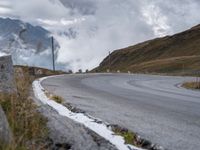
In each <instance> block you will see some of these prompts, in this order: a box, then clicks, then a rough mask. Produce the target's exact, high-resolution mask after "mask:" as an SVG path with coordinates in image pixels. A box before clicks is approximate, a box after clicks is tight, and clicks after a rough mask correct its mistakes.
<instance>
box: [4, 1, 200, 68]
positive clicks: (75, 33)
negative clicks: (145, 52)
mask: <svg viewBox="0 0 200 150" xmlns="http://www.w3.org/2000/svg"><path fill="white" fill-rule="evenodd" d="M199 14H200V1H199V0H166V1H163V0H0V17H11V18H17V19H21V20H23V21H26V22H29V23H32V24H33V25H41V26H43V27H44V28H46V29H48V30H50V31H51V32H52V33H53V34H54V36H55V37H56V39H57V40H58V41H59V43H60V45H61V48H60V50H59V53H58V58H57V62H60V63H63V64H66V66H67V67H68V68H71V69H73V70H77V69H79V68H82V69H83V70H85V69H91V68H94V67H96V66H97V65H98V64H99V63H100V62H101V61H102V59H103V58H104V57H105V56H106V55H107V54H108V52H109V51H113V50H115V49H119V48H123V47H127V46H129V45H133V44H136V43H138V42H142V41H145V40H148V39H152V38H155V37H161V36H165V35H171V34H174V33H177V32H180V31H183V30H185V29H188V28H190V27H192V26H194V25H197V24H199V23H200V15H199Z"/></svg>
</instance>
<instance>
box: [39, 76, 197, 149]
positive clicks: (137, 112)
mask: <svg viewBox="0 0 200 150" xmlns="http://www.w3.org/2000/svg"><path fill="white" fill-rule="evenodd" d="M189 80H194V79H193V78H189V77H168V76H153V75H140V74H137V75H128V74H88V75H65V76H60V77H54V78H50V79H47V80H44V81H43V83H42V85H43V86H44V87H45V88H46V89H47V90H48V91H50V92H53V93H54V94H56V95H60V96H62V97H63V98H65V100H66V101H67V102H69V103H71V104H73V105H74V106H76V107H77V108H80V109H82V110H84V111H86V112H87V113H88V114H89V115H91V116H93V117H96V118H100V119H102V120H103V121H105V122H109V123H111V124H118V125H120V126H122V127H126V128H128V129H130V130H132V131H134V132H137V133H139V134H140V135H141V136H142V137H143V138H146V139H148V140H150V141H152V142H153V143H157V144H159V145H161V146H163V147H164V148H166V149H169V150H200V92H199V91H192V90H186V89H184V88H181V87H180V83H182V82H185V81H189Z"/></svg>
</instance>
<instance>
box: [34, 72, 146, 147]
mask: <svg viewBox="0 0 200 150" xmlns="http://www.w3.org/2000/svg"><path fill="white" fill-rule="evenodd" d="M52 77H53V76H52ZM54 77H55V76H54ZM47 78H51V77H44V78H41V79H38V80H35V81H34V82H33V85H32V86H33V91H34V94H35V96H36V98H38V99H39V100H40V101H41V102H42V103H43V104H47V105H49V106H50V107H52V108H53V109H55V110H56V111H57V112H58V113H59V114H60V115H61V116H65V117H68V118H70V119H72V120H74V121H76V122H78V123H81V124H83V125H85V126H86V127H87V128H89V129H90V130H92V131H94V132H96V133H97V134H98V135H100V136H102V137H103V138H105V139H106V140H108V141H109V142H110V143H112V144H113V145H115V146H116V147H117V148H118V149H119V150H143V149H141V148H137V147H135V146H133V145H128V144H125V141H124V138H123V137H122V136H118V135H116V134H115V133H114V132H113V131H111V130H110V129H109V128H108V127H107V125H106V124H104V123H101V124H99V123H96V122H95V119H92V118H90V117H88V116H86V115H85V114H83V113H74V112H71V111H70V110H69V109H67V108H66V107H65V106H63V105H61V104H59V103H56V102H55V101H53V100H51V99H49V98H48V97H47V96H46V94H45V89H44V88H43V87H42V86H41V82H42V81H43V80H45V79H47Z"/></svg>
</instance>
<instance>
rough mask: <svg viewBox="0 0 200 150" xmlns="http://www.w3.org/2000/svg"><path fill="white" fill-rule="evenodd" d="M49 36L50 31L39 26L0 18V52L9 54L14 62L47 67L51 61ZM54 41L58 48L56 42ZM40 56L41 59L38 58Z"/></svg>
mask: <svg viewBox="0 0 200 150" xmlns="http://www.w3.org/2000/svg"><path fill="white" fill-rule="evenodd" d="M50 36H51V33H50V32H49V31H47V30H46V29H44V28H42V27H40V26H33V25H31V24H30V23H25V22H23V21H21V20H17V19H10V18H0V53H2V54H3V53H6V54H11V55H12V56H13V61H14V63H15V64H19V65H25V64H28V65H34V66H41V67H48V66H49V65H50V62H51V60H50V59H51V57H50V56H51V37H50ZM55 43H56V45H57V48H58V47H59V44H58V42H57V41H56V42H55ZM40 57H41V58H42V59H41V60H38V59H39V58H40ZM36 58H37V60H36ZM34 59H35V60H34ZM45 61H46V62H45Z"/></svg>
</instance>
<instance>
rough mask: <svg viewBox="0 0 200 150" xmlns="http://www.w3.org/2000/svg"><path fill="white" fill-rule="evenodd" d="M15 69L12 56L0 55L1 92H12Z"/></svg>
mask: <svg viewBox="0 0 200 150" xmlns="http://www.w3.org/2000/svg"><path fill="white" fill-rule="evenodd" d="M14 85H15V84H14V69H13V63H12V58H11V56H10V55H9V56H3V57H0V92H12V91H14V90H15V86H14Z"/></svg>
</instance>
